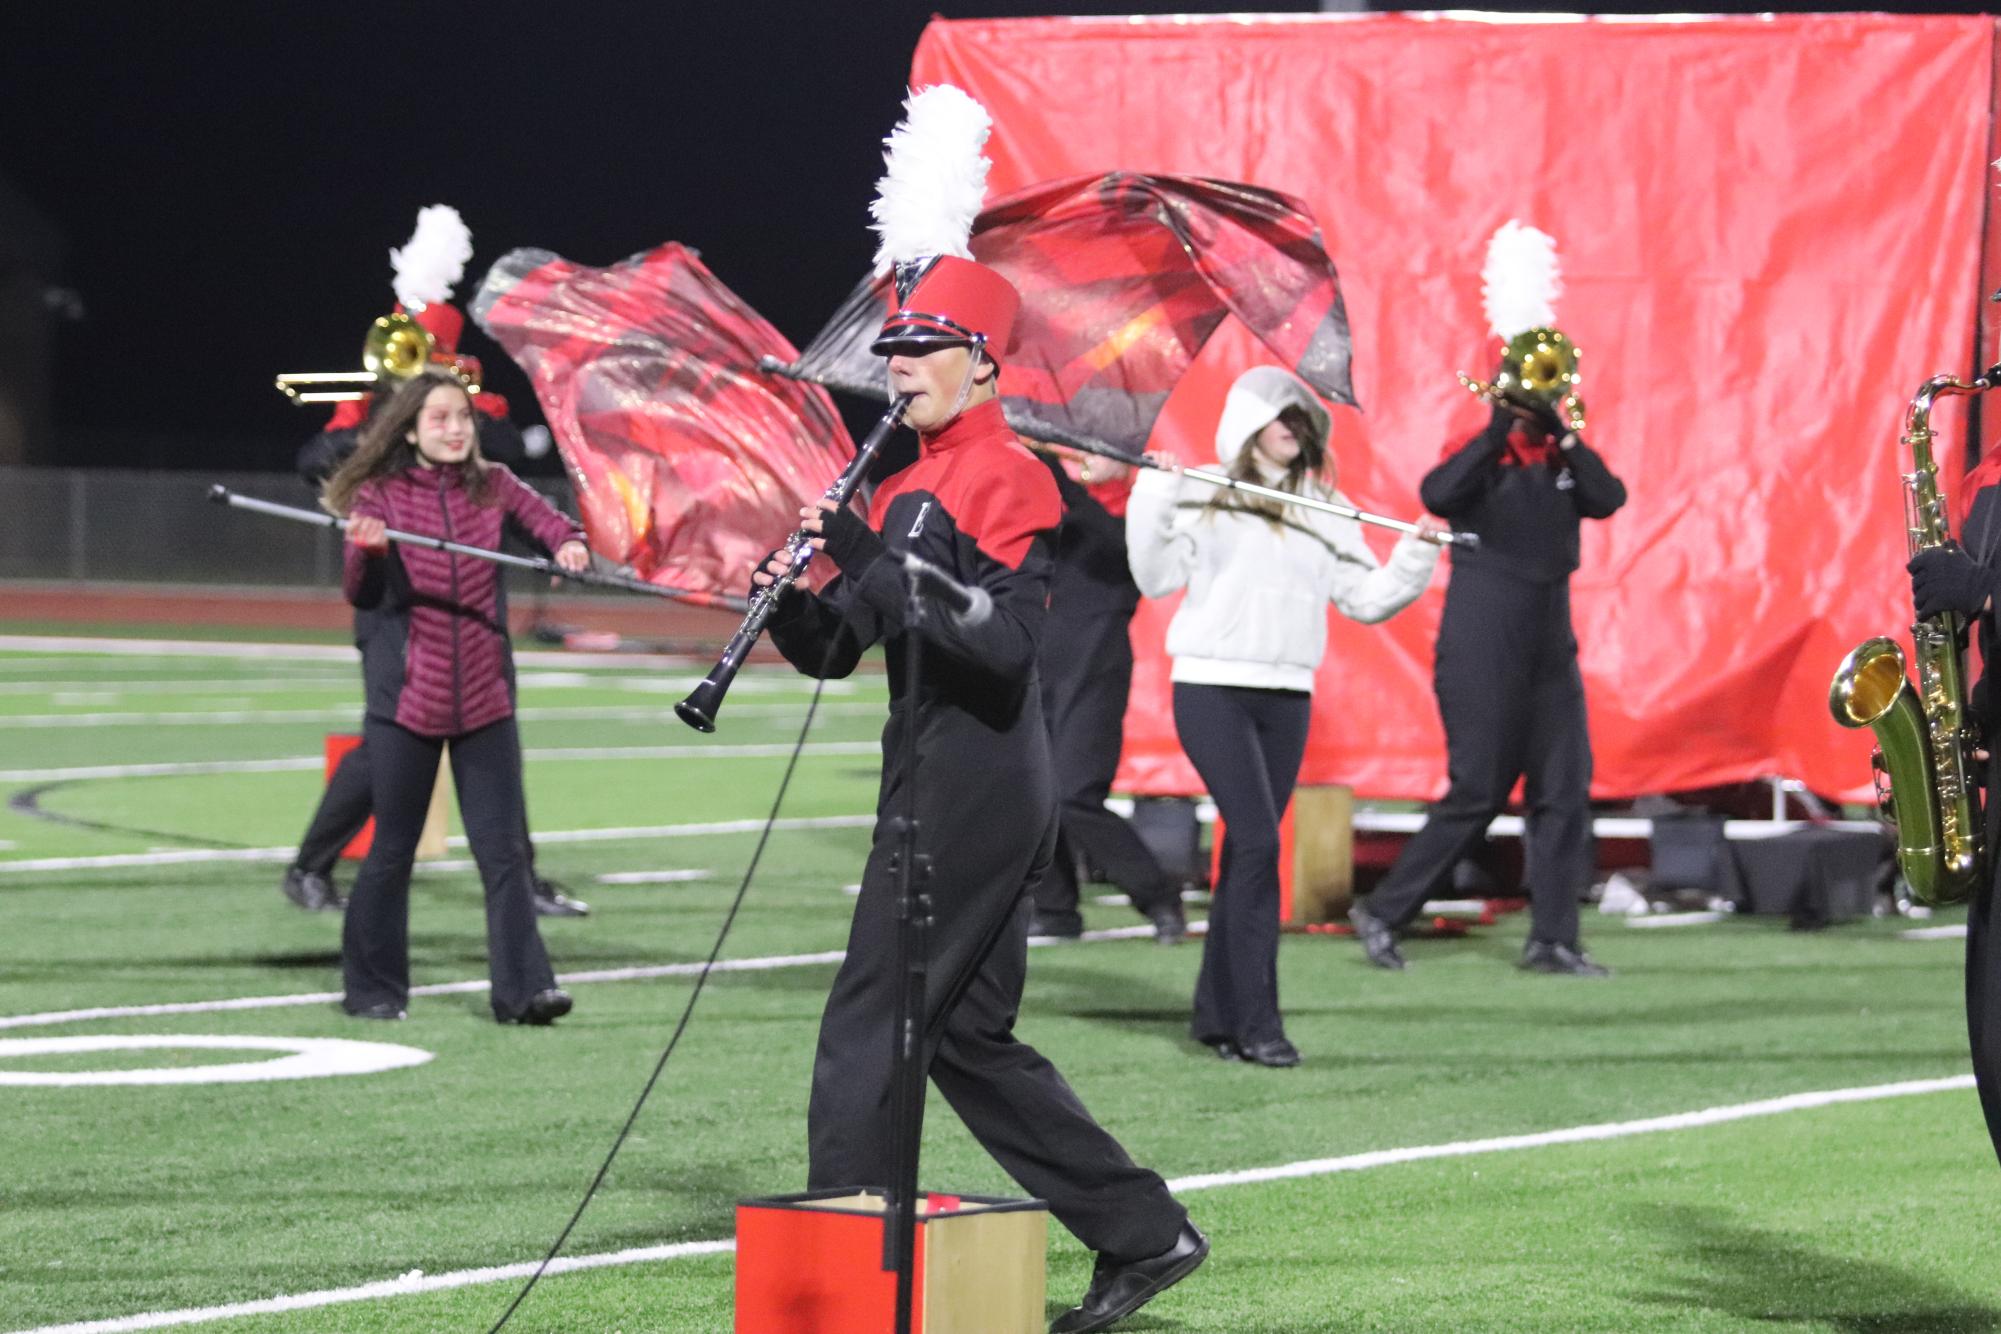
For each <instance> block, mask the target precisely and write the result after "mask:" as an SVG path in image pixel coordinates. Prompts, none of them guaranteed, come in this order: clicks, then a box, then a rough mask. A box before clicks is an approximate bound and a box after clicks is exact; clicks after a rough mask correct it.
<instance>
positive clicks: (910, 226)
mask: <svg viewBox="0 0 2001 1334" xmlns="http://www.w3.org/2000/svg"><path fill="white" fill-rule="evenodd" d="M903 106H904V116H903V120H902V121H900V122H899V123H898V124H897V127H896V128H895V129H894V130H891V131H890V133H889V137H888V138H887V139H884V140H883V141H882V142H883V146H884V148H885V149H886V151H885V152H884V153H883V155H882V161H883V167H884V171H883V175H882V179H881V180H880V181H878V182H877V183H876V188H875V191H876V194H875V202H874V203H872V204H870V205H869V215H870V216H871V217H873V218H874V219H875V222H874V224H873V226H874V230H875V231H876V232H877V233H878V234H879V235H880V236H881V238H882V239H881V242H880V244H878V245H877V247H876V252H875V267H876V271H877V272H878V273H880V272H882V271H883V270H885V269H888V268H889V267H890V266H892V265H895V264H900V263H903V262H904V261H906V260H913V259H917V258H919V257H921V256H927V255H957V256H958V257H959V258H961V259H971V258H972V254H971V252H970V251H968V250H967V248H966V239H967V238H968V237H969V236H971V235H972V232H973V219H974V218H976V217H978V216H979V212H980V205H981V204H983V203H985V202H986V197H987V168H988V167H989V166H991V165H992V164H991V163H990V162H988V160H987V159H986V158H985V157H984V156H982V154H981V153H980V149H981V148H982V147H984V146H985V144H986V142H987V134H988V133H989V131H991V130H992V128H993V118H992V117H991V116H989V115H987V109H986V108H985V107H983V106H981V105H980V104H979V103H978V102H976V101H974V100H973V99H972V98H971V97H970V96H968V95H967V94H966V93H965V92H963V91H961V90H960V89H958V88H954V87H953V86H952V85H951V84H949V83H940V84H934V85H932V86H931V87H929V88H919V89H915V90H913V91H912V92H911V94H910V96H909V97H907V98H906V99H904V103H903Z"/></svg>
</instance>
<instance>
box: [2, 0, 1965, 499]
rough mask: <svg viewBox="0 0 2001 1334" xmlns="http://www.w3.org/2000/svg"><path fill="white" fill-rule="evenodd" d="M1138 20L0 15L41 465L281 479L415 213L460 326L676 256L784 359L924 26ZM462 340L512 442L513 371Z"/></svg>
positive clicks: (746, 12)
mask: <svg viewBox="0 0 2001 1334" xmlns="http://www.w3.org/2000/svg"><path fill="white" fill-rule="evenodd" d="M1136 7H1137V6H1134V5H1132V4H1130V3H1126V4H1119V3H1112V4H1103V3H1098V4H1091V3H1082V4H1079V3H1064V4H1061V5H1050V4H1048V3H1046V0H1045V2H1044V3H1041V4H1036V3H1006V2H1005V0H1002V2H999V3H996V2H995V0H987V2H985V3H966V4H952V3H949V2H947V3H935V4H927V3H919V2H915V0H792V2H791V3H778V2H776V0H745V2H744V3H739V4H712V3H688V2H687V0H626V2H621V3H613V2H612V0H577V2H574V3H570V4H552V3H527V2H526V0H494V2H492V3H484V4H469V3H418V4H406V5H357V4H351V3H350V4H341V5H333V4H307V3H300V2H299V0H266V2H265V3H248V2H247V0H229V2H226V3H225V2H223V0H180V2H178V3H172V4H168V3H155V2H154V0H100V2H98V3H85V4H46V3H45V4H36V3H22V4H16V5H12V6H8V7H7V8H8V11H9V12H8V13H7V14H6V15H5V16H4V17H0V179H4V180H5V181H6V182H7V183H8V184H10V185H11V186H12V188H13V189H14V190H15V191H16V192H18V193H19V194H20V195H23V196H25V198H26V199H27V201H28V202H29V203H30V204H31V205H32V206H33V208H34V209H35V210H37V211H38V212H39V213H41V214H42V215H43V216H45V217H46V219H47V220H48V221H49V222H50V223H52V224H53V226H54V227H55V229H56V230H57V232H58V233H59V234H60V236H61V238H62V240H63V242H64V259H63V264H62V270H61V273H60V274H59V280H60V282H61V283H62V284H63V285H64V286H66V287H69V288H71V289H74V291H75V292H76V293H77V294H78V296H79V298H80V300H81V306H82V312H83V313H82V318H81V319H78V320H75V321H71V322H64V323H62V324H60V325H59V326H58V327H57V329H56V337H55V368H56V369H55V423H56V429H55V437H56V438H55V442H54V443H55V448H54V449H52V450H50V449H44V450H41V451H39V452H40V455H41V457H40V458H39V459H38V461H39V462H43V463H50V464H58V465H86V466H92V465H99V466H143V467H188V468H198V467H210V468H214V467H250V468H261V467H268V468H284V467H286V466H287V465H288V462H289V459H290V456H291V452H292V449H293V447H294V446H295V445H296V443H297V442H298V441H299V440H300V439H301V438H302V437H303V436H304V435H305V434H307V433H309V432H310V430H311V429H313V428H314V427H315V426H316V425H317V423H318V420H319V414H318V412H317V411H314V410H302V409H299V408H295V407H293V406H291V405H290V404H289V403H287V402H286V401H285V400H284V399H283V398H282V397H281V396H280V395H279V394H278V393H277V392H276V391H275V390H274V389H273V388H272V387H271V377H272V376H273V375H274V374H275V373H277V372H279V371H281V370H347V369H353V368H355V366H356V363H357V362H358V359H359V350H360V341H361V335H362V332H363V330H364V329H365V328H366V326H367V324H368V322H369V321H370V320H371V319H373V318H374V317H375V316H376V315H378V314H381V313H383V312H384V311H385V310H387V309H388V307H389V304H390V302H391V300H392V299H393V298H392V296H391V293H390V288H389V279H390V272H389V264H388V257H387V251H388V250H389V248H390V247H391V246H394V245H399V244H401V243H402V242H403V240H404V239H405V238H406V237H407V236H408V235H409V232H410V229H411V226H412V223H413V220H414V218H415V216H416V212H417V209H418V208H419V207H420V206H422V205H424V204H430V203H449V204H452V205H454V206H455V207H457V208H458V209H459V211H460V212H461V213H462V214H463V215H464V216H465V218H466V220H467V222H468V223H469V224H470V226H471V227H472V230H473V240H474V245H475V248H476V252H475V255H474V258H473V262H472V264H471V265H470V266H469V268H468V273H467V277H466V280H465V281H464V282H463V283H462V284H461V286H460V289H459V295H460V297H461V298H464V297H465V296H468V295H469V294H470V293H471V291H472V290H473V287H474V285H475V283H476V281H477V279H478V277H479V276H480V275H481V274H483V273H484V272H485V271H486V267H487V265H488V264H490V263H491V262H492V261H493V260H494V259H496V258H498V257H499V256H500V255H501V254H503V253H504V252H506V251H507V250H510V249H512V248H514V247H516V246H524V245H533V246H541V247H545V248H547V249H550V250H554V251H556V252H557V253H559V254H562V255H564V256H566V257H568V258H571V259H575V260H578V261H580V262H583V263H590V264H606V263H610V262H612V261H614V260H617V259H620V258H623V257H624V256H626V255H629V254H632V253H634V252H636V251H640V250H643V249H646V248H649V247H651V246H654V245H657V244H659V243H660V242H662V241H666V240H678V241H681V242H684V243H686V244H689V245H692V246H695V247H696V248H698V249H699V250H701V252H702V254H703V257H704V259H705V261H706V262H707V263H708V264H709V266H710V267H711V268H712V269H713V270H714V271H715V272H716V274H717V275H718V276H719V277H721V278H722V279H723V281H724V282H726V283H728V284H730V285H731V286H732V287H733V288H735V289H736V291H737V292H738V293H740V294H741V295H742V296H743V297H744V298H745V299H746V300H748V301H749V302H750V303H751V304H752V305H753V306H754V307H756V308H757V309H758V310H759V311H761V312H763V313H764V315H765V316H766V317H767V318H769V319H770V320H771V321H772V322H773V323H775V324H776V325H777V326H778V327H779V328H780V329H781V330H782V331H784V333H785V334H786V335H787V336H788V337H790V338H792V339H793V340H794V341H795V342H797V343H802V344H803V343H804V342H805V341H806V340H807V339H808V338H809V337H810V336H811V335H812V333H813V332H814V330H815V329H816V328H817V327H818V325H819V323H820V321H821V320H822V319H823V318H824V317H825V316H826V315H828V314H829V313H831V312H832V310H833V309H834V307H835V306H836V305H837V304H838V302H839V300H840V299H841V297H842V296H843V295H845V294H846V292H847V290H848V288H849V286H850V284H851V283H852V282H853V281H854V279H855V278H856V277H857V276H858V275H859V274H860V272H861V271H862V268H863V266H864V265H865V264H866V263H867V262H868V259H869V256H870V254H871V253H872V246H871V242H870V235H869V233H868V232H867V231H866V224H867V214H866V209H867V204H868V200H869V198H870V194H871V191H872V189H873V186H874V181H875V177H876V174H877V172H878V170H879V167H880V156H879V152H880V149H879V143H878V141H879V140H880V138H881V136H882V135H883V134H884V133H885V132H887V130H888V129H889V128H890V126H891V125H892V124H893V123H894V121H895V119H896V116H897V113H898V110H899V103H900V100H901V97H902V95H903V87H904V79H905V76H906V74H907V73H908V70H909V62H910V56H911V52H912V50H913V48H914V46H915V44H916V41H917V38H918V35H919V33H920V32H921V31H922V30H923V27H924V24H925V23H926V22H927V21H928V19H929V18H930V17H931V15H932V13H933V12H934V11H942V12H943V13H945V14H946V15H948V16H952V17H982V16H1003V15H1023V14H1034V13H1038V12H1049V11H1050V10H1051V9H1061V10H1063V11H1064V12H1070V13H1123V12H1128V11H1130V10H1132V9H1134V8H1136ZM1244 7H1245V6H1244V5H1242V4H1241V0H1240V3H1238V4H1236V5H1231V4H1228V3H1222V4H1217V3H1209V4H1178V5H1176V6H1172V8H1176V9H1182V10H1198V11H1199V10H1224V9H1231V8H1244ZM1257 7H1258V8H1261V9H1266V10H1311V9H1314V8H1317V7H1318V6H1317V5H1316V4H1314V3H1311V2H1310V0H1308V2H1303V3H1302V2H1301V0H1293V2H1292V3H1284V2H1279V3H1273V2H1272V0H1266V2H1265V3H1263V4H1261V5H1259V6H1257ZM1384 7H1389V6H1384ZM1511 7H1512V6H1511ZM1520 7H1522V8H1527V7H1530V6H1520ZM1655 7H1671V6H1639V5H1631V6H1628V5H1612V6H1600V8H1632V9H1642V8H1655ZM1787 7H1788V8H1796V7H1803V6H1787ZM1925 8H1927V9H1929V10H1934V11H1936V10H1939V9H1952V8H1960V6H1957V5H1938V4H1933V5H1927V6H1925ZM1107 165H1112V164H1107ZM466 341H467V348H468V350H470V351H473V352H476V353H478V354H479V355H480V356H481V357H482V359H483V360H484V361H485V362H486V366H487V378H488V381H489V383H490V384H491V385H492V386H493V387H494V388H496V389H498V390H500V391H502V392H504V393H506V394H507V395H508V397H509V398H510V400H511V401H513V402H514V403H515V404H516V405H517V415H518V416H523V417H532V413H533V407H532V397H531V396H530V394H529V392H528V390H527V387H526V384H525V381H524V380H523V379H522V378H521V376H520V374H519V372H517V371H516V370H515V369H514V368H513V367H512V366H511V365H510V364H508V363H507V362H506V358H505V357H504V355H503V354H502V353H501V352H500V351H499V349H498V348H496V347H493V346H492V345H491V344H490V343H488V342H487V341H486V339H485V338H484V336H483V335H481V334H479V333H478V331H477V330H473V331H471V332H470V333H469V335H468V338H467V340H466Z"/></svg>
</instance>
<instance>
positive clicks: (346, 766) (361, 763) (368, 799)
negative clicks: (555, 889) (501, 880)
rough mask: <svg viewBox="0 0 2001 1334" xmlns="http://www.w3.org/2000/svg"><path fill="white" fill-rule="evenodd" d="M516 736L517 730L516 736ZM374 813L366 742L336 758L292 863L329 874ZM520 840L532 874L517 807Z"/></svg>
mask: <svg viewBox="0 0 2001 1334" xmlns="http://www.w3.org/2000/svg"><path fill="white" fill-rule="evenodd" d="M518 734H519V732H518V729H517V735H518ZM374 813H375V776H374V773H373V771H372V766H371V765H370V764H369V760H368V743H367V741H366V740H364V741H363V742H362V744H361V745H359V746H356V747H355V748H354V749H353V750H350V751H349V752H348V753H347V754H345V755H343V756H341V757H340V763H339V764H337V765H335V766H334V771H333V775H332V776H331V777H329V778H328V779H327V786H326V791H324V792H322V793H321V794H320V804H319V805H318V806H316V807H314V809H313V818H312V821H311V822H310V823H309V824H307V826H306V834H305V837H304V838H302V839H300V840H299V855H298V856H297V857H296V858H294V859H293V862H292V864H293V865H294V866H297V867H298V868H299V869H300V870H303V871H317V872H319V873H320V874H321V875H331V874H333V868H334V863H335V862H337V861H339V860H340V850H341V849H342V848H344V847H346V846H347V845H348V844H349V843H351V842H353V841H354V836H355V835H356V834H359V833H360V832H361V827H362V826H363V825H365V824H367V823H368V817H369V816H370V815H372V814H374ZM521 837H522V839H523V841H525V842H527V843H528V871H529V874H530V875H531V876H532V875H533V874H534V871H535V844H534V842H533V841H532V840H530V839H529V838H528V807H527V803H526V802H525V801H524V802H523V804H522V808H521Z"/></svg>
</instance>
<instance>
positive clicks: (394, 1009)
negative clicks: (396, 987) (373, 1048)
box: [340, 1001, 410, 1020]
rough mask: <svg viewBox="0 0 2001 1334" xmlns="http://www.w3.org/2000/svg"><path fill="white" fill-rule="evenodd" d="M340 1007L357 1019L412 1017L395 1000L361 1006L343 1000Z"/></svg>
mask: <svg viewBox="0 0 2001 1334" xmlns="http://www.w3.org/2000/svg"><path fill="white" fill-rule="evenodd" d="M340 1008H341V1009H343V1010H345V1011H347V1012H348V1014H350V1015H352V1016H353V1017H354V1018H356V1019H388V1020H396V1019H407V1018H409V1017H410V1016H409V1015H407V1014H405V1013H404V1012H403V1007H402V1006H400V1005H398V1004H397V1003H396V1002H395V1001H377V1002H375V1004H373V1005H363V1006H360V1007H359V1008H357V1007H355V1006H352V1005H349V1004H348V1003H347V1002H346V1001H342V1002H341V1006H340Z"/></svg>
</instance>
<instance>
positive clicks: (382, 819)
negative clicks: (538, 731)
mask: <svg viewBox="0 0 2001 1334" xmlns="http://www.w3.org/2000/svg"><path fill="white" fill-rule="evenodd" d="M364 736H365V741H364V745H365V746H366V748H367V749H368V750H369V751H370V752H371V753H372V754H371V759H370V762H369V772H370V775H371V777H372V778H373V782H374V793H373V805H374V809H375V838H374V841H373V843H372V845H371V846H370V848H369V852H368V858H367V860H366V861H364V862H362V864H361V871H360V873H359V874H358V875H357V876H356V877H355V881H354V888H353V891H352V892H351V893H350V894H349V896H348V903H347V917H346V920H345V921H344V922H342V924H341V972H342V978H343V981H344V983H345V986H346V990H347V996H346V1001H345V1003H346V1005H347V1007H348V1008H349V1009H351V1010H358V1009H361V1008H363V1007H366V1006H369V1005H376V1004H380V1003H383V1002H388V1003H392V1004H395V1005H397V1006H401V1005H403V1004H404V1003H405V1002H406V1001H407V1000H408V999H409V996H410V866H411V863H412V862H413V861H414V860H415V859H416V855H417V839H418V836H419V835H420V834H421V833H422V832H423V828H424V815H425V813H426V812H427V811H428V810H429V808H430V804H431V791H432V789H433V787H434V786H435V785H436V782H437V777H438V758H439V754H440V752H441V751H442V750H443V748H444V742H443V741H442V740H441V739H439V738H437V737H425V736H418V735H417V734H416V733H415V732H411V731H407V730H406V729H404V728H402V727H399V726H397V725H396V724H395V723H393V722H387V721H385V720H383V719H379V718H370V719H368V721H367V722H366V723H365V724H364ZM451 758H452V782H453V783H454V784H455V785H456V786H457V789H458V796H459V817H460V819H461V821H462V822H463V823H464V825H465V830H466V839H467V841H468V842H470V843H471V844H472V855H473V860H474V861H476V862H477V863H478V864H479V876H480V881H481V883H482V884H483V885H484V886H485V888H486V954H487V966H488V968H489V970H490V972H491V974H492V977H493V993H492V1004H493V1012H494V1014H495V1015H496V1016H497V1017H499V1018H502V1019H508V1018H513V1017H515V1016H517V1015H519V1014H520V1013H521V1012H522V1011H523V1010H525V1009H526V1008H527V1006H528V1001H529V998H530V997H532V996H534V994H535V993H536V992H538V991H544V990H547V989H548V988H550V987H553V986H555V985H556V976H555V973H554V972H553V971H552V970H551V969H550V967H549V955H548V952H547V951H546V950H545V949H544V948H543V946H542V936H541V933H540V932H539V931H537V929H536V926H535V900H534V889H533V883H532V880H531V876H530V867H529V860H528V841H527V838H526V837H525V836H524V834H523V833H522V830H523V824H522V818H523V817H522V814H521V805H522V802H521V741H520V737H519V734H518V733H517V731H516V729H515V725H514V720H513V719H512V718H503V719H501V720H500V721H499V722H496V723H490V724H488V725H487V726H485V727H482V728H480V729H479V730H478V731H476V732H468V733H466V734H465V735H463V736H456V737H453V738H451Z"/></svg>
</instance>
